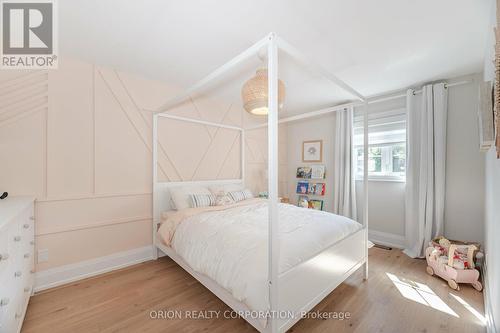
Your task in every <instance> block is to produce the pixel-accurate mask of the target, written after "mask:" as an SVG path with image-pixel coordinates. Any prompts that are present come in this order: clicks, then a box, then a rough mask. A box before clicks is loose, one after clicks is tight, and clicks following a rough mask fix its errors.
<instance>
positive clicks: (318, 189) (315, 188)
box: [297, 183, 325, 195]
mask: <svg viewBox="0 0 500 333" xmlns="http://www.w3.org/2000/svg"><path fill="white" fill-rule="evenodd" d="M307 185H308V190H307V193H308V194H313V195H325V183H311V184H307ZM297 189H298V187H297ZM297 193H298V192H297Z"/></svg>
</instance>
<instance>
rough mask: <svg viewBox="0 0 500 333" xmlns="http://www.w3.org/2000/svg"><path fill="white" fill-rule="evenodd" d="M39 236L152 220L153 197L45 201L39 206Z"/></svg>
mask: <svg viewBox="0 0 500 333" xmlns="http://www.w3.org/2000/svg"><path fill="white" fill-rule="evenodd" d="M36 216H37V234H38V235H48V234H54V233H61V232H69V231H76V230H81V229H88V228H95V227H100V226H104V225H110V224H121V223H127V222H131V221H137V220H147V219H151V195H150V194H148V193H145V194H134V195H126V196H109V197H89V198H80V199H63V200H52V199H49V200H43V201H39V202H38V203H37V205H36Z"/></svg>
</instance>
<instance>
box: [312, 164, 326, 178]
mask: <svg viewBox="0 0 500 333" xmlns="http://www.w3.org/2000/svg"><path fill="white" fill-rule="evenodd" d="M311 178H312V179H324V178H325V166H324V165H313V166H312V167H311Z"/></svg>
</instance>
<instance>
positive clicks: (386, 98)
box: [360, 80, 472, 105]
mask: <svg viewBox="0 0 500 333" xmlns="http://www.w3.org/2000/svg"><path fill="white" fill-rule="evenodd" d="M471 82H472V80H464V81H459V82H454V83H445V84H444V86H445V88H450V87H455V86H461V85H464V84H467V83H471ZM410 89H411V88H410ZM421 93H422V89H419V90H413V94H414V95H418V94H421ZM403 97H406V93H405V94H400V95H395V96H389V97H381V98H375V99H370V98H369V97H368V104H372V103H380V102H385V101H390V100H393V99H397V98H403ZM360 105H361V104H360Z"/></svg>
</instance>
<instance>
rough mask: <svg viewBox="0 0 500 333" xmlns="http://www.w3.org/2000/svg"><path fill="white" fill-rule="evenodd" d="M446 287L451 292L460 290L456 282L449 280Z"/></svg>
mask: <svg viewBox="0 0 500 333" xmlns="http://www.w3.org/2000/svg"><path fill="white" fill-rule="evenodd" d="M448 285H449V286H450V288H451V289H453V290H460V287H459V286H458V283H457V281H455V280H449V281H448Z"/></svg>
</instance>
